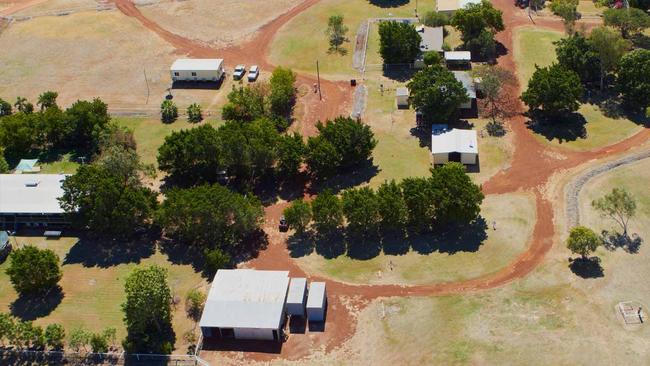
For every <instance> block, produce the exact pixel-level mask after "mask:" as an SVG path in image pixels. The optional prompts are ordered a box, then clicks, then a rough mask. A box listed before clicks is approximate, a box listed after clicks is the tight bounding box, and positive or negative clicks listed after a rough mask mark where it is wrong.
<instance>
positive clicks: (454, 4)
mask: <svg viewBox="0 0 650 366" xmlns="http://www.w3.org/2000/svg"><path fill="white" fill-rule="evenodd" d="M480 3H481V0H438V1H436V11H437V12H439V13H443V14H447V15H449V16H452V15H454V13H455V12H456V10H458V9H465V8H466V7H467V5H469V4H480Z"/></svg>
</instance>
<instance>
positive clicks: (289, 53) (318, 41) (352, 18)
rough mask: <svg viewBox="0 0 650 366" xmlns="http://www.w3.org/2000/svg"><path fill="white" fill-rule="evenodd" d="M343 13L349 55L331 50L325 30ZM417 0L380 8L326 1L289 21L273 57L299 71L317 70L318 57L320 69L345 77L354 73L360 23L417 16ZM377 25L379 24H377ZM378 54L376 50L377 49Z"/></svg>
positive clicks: (424, 6)
mask: <svg viewBox="0 0 650 366" xmlns="http://www.w3.org/2000/svg"><path fill="white" fill-rule="evenodd" d="M434 6H435V3H434V2H433V1H431V2H429V1H427V2H426V3H425V2H423V1H420V4H418V12H419V13H420V14H423V13H424V12H426V11H428V10H432V9H433V8H434ZM335 14H341V15H343V16H344V17H345V25H346V26H347V27H348V28H349V31H348V34H347V35H348V38H349V42H346V43H345V44H344V45H343V47H344V48H345V49H346V50H347V53H346V54H343V55H342V54H339V53H331V52H328V50H329V43H328V40H327V35H326V34H325V31H326V29H327V20H328V18H329V17H330V16H331V15H335ZM414 15H415V2H413V1H411V2H407V3H406V4H404V5H400V6H394V7H380V6H377V5H374V4H372V3H371V2H369V1H359V0H355V1H349V0H325V1H321V2H319V3H318V4H316V5H314V6H312V7H310V8H309V9H307V10H306V11H304V12H303V13H301V14H299V15H297V16H296V17H295V18H294V19H292V20H291V21H290V22H289V23H287V24H286V25H285V26H284V27H282V29H280V31H279V32H278V33H277V35H276V36H275V38H274V40H273V42H272V44H271V46H270V55H269V60H270V61H271V63H273V64H276V65H282V66H285V67H291V68H292V69H294V70H295V71H300V72H307V73H312V74H315V73H316V60H319V63H320V71H321V73H323V74H328V75H329V76H330V77H339V78H345V77H347V76H349V75H350V74H353V73H354V70H353V69H352V56H353V53H354V45H355V38H356V33H357V30H358V28H359V25H360V24H361V23H362V22H365V21H367V20H368V18H375V17H387V18H388V17H391V16H394V17H413V16H414ZM375 28H376V27H375ZM375 53H376V52H375Z"/></svg>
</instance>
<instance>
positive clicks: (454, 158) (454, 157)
mask: <svg viewBox="0 0 650 366" xmlns="http://www.w3.org/2000/svg"><path fill="white" fill-rule="evenodd" d="M449 161H455V162H457V163H460V153H459V152H450V153H449Z"/></svg>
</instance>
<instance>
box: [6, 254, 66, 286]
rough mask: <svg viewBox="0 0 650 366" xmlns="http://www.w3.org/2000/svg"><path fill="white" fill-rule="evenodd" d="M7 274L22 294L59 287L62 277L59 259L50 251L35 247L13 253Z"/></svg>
mask: <svg viewBox="0 0 650 366" xmlns="http://www.w3.org/2000/svg"><path fill="white" fill-rule="evenodd" d="M6 273H7V275H8V276H9V281H11V283H12V285H13V286H14V289H15V290H16V292H19V293H21V294H32V293H36V292H39V291H42V290H50V289H52V288H54V287H55V286H57V284H58V282H59V280H60V279H61V276H62V274H61V269H60V268H59V257H58V256H57V255H56V254H55V253H54V252H53V251H52V250H50V249H38V248H36V247H35V246H33V245H26V246H24V247H22V248H17V249H14V250H13V251H12V252H11V254H10V256H9V267H8V268H7V271H6Z"/></svg>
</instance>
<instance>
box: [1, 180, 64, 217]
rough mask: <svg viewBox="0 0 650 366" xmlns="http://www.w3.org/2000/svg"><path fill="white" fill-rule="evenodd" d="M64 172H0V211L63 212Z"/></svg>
mask: <svg viewBox="0 0 650 366" xmlns="http://www.w3.org/2000/svg"><path fill="white" fill-rule="evenodd" d="M67 177H68V176H67V175H65V174H0V213H32V214H43V213H45V214H52V213H63V209H62V208H61V205H60V204H59V201H58V198H59V197H61V196H63V188H62V186H63V181H64V180H65V179H66V178H67Z"/></svg>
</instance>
